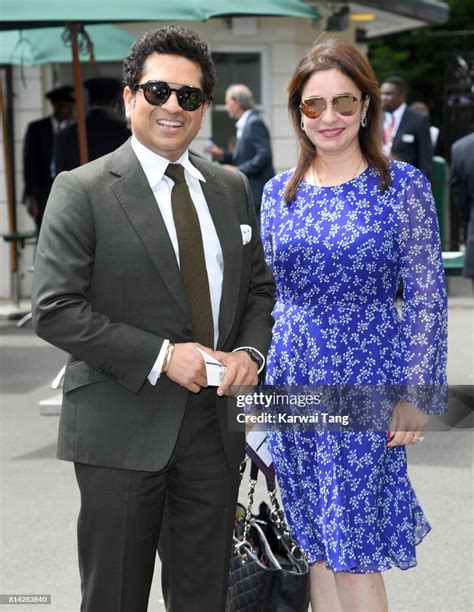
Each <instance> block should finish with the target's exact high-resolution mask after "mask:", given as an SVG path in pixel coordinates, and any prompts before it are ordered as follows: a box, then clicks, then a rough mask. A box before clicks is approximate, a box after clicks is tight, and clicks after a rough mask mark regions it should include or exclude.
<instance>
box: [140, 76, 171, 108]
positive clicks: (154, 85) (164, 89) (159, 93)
mask: <svg viewBox="0 0 474 612" xmlns="http://www.w3.org/2000/svg"><path fill="white" fill-rule="evenodd" d="M142 89H143V93H144V95H145V99H146V101H147V102H149V103H150V104H153V105H154V106H161V105H162V104H164V103H165V102H166V100H167V99H168V98H169V97H170V94H171V89H170V88H169V87H168V85H167V84H166V83H163V82H161V81H148V83H144V85H143V87H142Z"/></svg>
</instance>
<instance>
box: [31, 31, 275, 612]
mask: <svg viewBox="0 0 474 612" xmlns="http://www.w3.org/2000/svg"><path fill="white" fill-rule="evenodd" d="M124 82H125V84H126V86H125V89H124V101H125V109H126V113H127V117H128V119H129V121H130V124H131V128H132V134H133V136H132V138H131V140H129V141H127V142H126V143H125V144H124V145H122V146H121V147H120V148H118V149H117V150H116V151H114V152H113V153H110V154H109V155H106V156H104V157H102V158H99V159H97V160H95V161H93V162H91V163H89V164H86V165H85V166H82V167H80V168H76V169H75V170H73V171H71V172H65V173H62V174H61V175H59V176H58V178H57V179H56V181H55V183H54V186H53V189H52V192H51V196H50V199H49V202H48V205H47V209H46V215H45V220H44V226H43V230H42V233H41V237H40V241H39V244H38V250H37V255H36V262H35V278H34V289H33V293H34V295H33V302H34V309H33V316H34V324H35V329H36V331H37V333H38V335H39V336H41V337H42V338H44V339H46V340H48V341H49V342H51V343H52V344H55V345H56V346H58V347H60V348H61V349H63V350H65V351H67V352H68V353H69V354H70V357H69V360H68V364H67V368H66V375H65V379H64V397H63V407H62V414H61V420H60V430H59V444H58V456H59V458H61V459H65V460H69V461H74V462H75V470H76V477H77V481H78V484H79V488H80V492H81V509H80V514H79V520H78V546H79V565H80V572H81V584H82V607H81V610H84V611H87V612H144V611H145V610H146V609H147V605H148V597H149V591H150V586H151V581H152V576H153V568H154V561H155V555H156V549H157V545H158V541H159V540H160V555H161V557H162V568H163V570H162V585H163V593H164V597H165V602H166V606H167V610H169V611H171V612H220V611H222V610H224V606H225V596H226V587H227V575H228V565H229V560H230V551H231V540H232V538H231V532H232V526H233V518H234V514H235V504H236V500H237V491H238V482H239V477H238V466H239V463H240V461H241V459H242V458H243V454H244V439H243V434H241V433H232V432H231V431H230V429H232V428H231V427H229V423H227V399H226V394H227V393H229V392H230V391H229V386H230V385H252V384H255V383H256V382H257V372H258V370H259V369H261V368H262V367H263V363H264V355H265V353H266V351H267V349H268V346H269V343H270V336H271V328H272V325H273V318H272V315H271V311H272V307H273V294H274V285H273V281H272V278H271V274H270V272H269V270H268V268H267V267H266V265H265V262H264V257H263V251H262V246H261V243H260V239H259V235H258V230H257V220H256V216H255V211H254V208H253V206H252V198H251V194H250V189H249V185H248V182H247V179H246V178H245V177H244V176H243V175H242V174H241V173H235V172H229V171H227V170H225V169H223V168H220V167H218V166H215V165H214V164H211V163H209V162H207V161H205V160H202V159H198V158H197V157H193V156H192V155H189V153H188V148H189V146H190V144H191V142H192V141H193V139H194V138H195V136H196V134H197V133H198V131H199V129H200V128H201V124H202V121H203V119H204V115H205V113H206V111H207V108H208V105H209V103H210V101H211V100H212V94H213V88H214V84H215V71H214V66H213V63H212V60H211V58H210V55H209V53H208V49H207V46H206V45H205V44H204V43H203V42H201V41H200V40H199V38H198V37H197V35H196V34H195V33H194V32H191V31H190V30H186V29H183V28H177V27H174V26H169V27H167V28H161V29H159V30H156V31H152V32H148V33H146V34H145V35H144V36H143V37H142V39H140V40H139V41H137V42H136V43H135V44H134V45H133V46H132V48H131V50H130V53H129V55H128V57H127V58H126V60H125V62H124ZM203 237H204V238H205V239H204V240H203ZM198 348H201V349H203V350H205V351H206V352H208V353H209V354H211V356H213V357H215V358H217V359H218V360H219V361H221V362H222V363H223V364H224V365H225V366H226V367H227V371H226V374H225V377H224V379H223V380H222V381H221V382H220V385H219V386H218V388H217V391H216V388H215V387H213V388H212V387H208V384H207V378H206V368H205V364H204V361H203V358H202V356H201V354H200V352H199V351H198ZM214 349H215V350H214ZM165 507H166V508H167V512H166V516H167V521H166V533H161V526H162V517H163V510H164V508H165Z"/></svg>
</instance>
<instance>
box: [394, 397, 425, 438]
mask: <svg viewBox="0 0 474 612" xmlns="http://www.w3.org/2000/svg"><path fill="white" fill-rule="evenodd" d="M428 421H429V418H428V415H426V414H425V413H424V412H422V411H421V410H420V409H419V408H417V407H416V406H415V404H410V403H409V402H404V401H400V402H398V403H397V405H396V406H395V408H394V411H393V415H392V420H391V423H390V437H391V436H393V438H392V440H391V441H390V442H388V444H387V446H388V447H389V448H391V447H393V446H404V445H405V444H415V442H417V441H418V440H420V439H423V436H424V435H425V429H426V426H427V424H428Z"/></svg>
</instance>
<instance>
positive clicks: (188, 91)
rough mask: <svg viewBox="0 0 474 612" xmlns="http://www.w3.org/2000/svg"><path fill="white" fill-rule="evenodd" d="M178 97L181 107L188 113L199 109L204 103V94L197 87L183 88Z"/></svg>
mask: <svg viewBox="0 0 474 612" xmlns="http://www.w3.org/2000/svg"><path fill="white" fill-rule="evenodd" d="M177 95H178V103H179V105H180V106H181V108H182V109H184V110H187V111H193V110H196V109H198V108H199V107H200V106H201V104H202V103H203V102H204V93H203V92H202V91H201V90H200V89H197V88H196V87H181V89H180V90H179V91H178V94H177Z"/></svg>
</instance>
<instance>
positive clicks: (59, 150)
mask: <svg viewBox="0 0 474 612" xmlns="http://www.w3.org/2000/svg"><path fill="white" fill-rule="evenodd" d="M84 87H85V88H86V90H87V93H88V101H89V110H88V112H87V114H86V133H87V149H88V157H89V161H92V160H93V159H97V158H98V157H102V155H106V154H107V153H111V152H112V151H114V150H115V149H117V148H118V147H119V146H120V145H122V144H123V143H124V142H125V141H126V140H128V138H129V137H130V130H129V129H128V127H127V124H126V121H125V119H123V118H122V116H121V115H120V112H119V108H120V94H121V92H122V86H121V84H120V81H119V80H118V79H113V78H108V77H100V78H94V79H88V80H87V81H84ZM55 161H56V170H57V172H58V173H59V172H62V171H63V170H72V169H73V168H76V167H77V166H79V165H80V161H79V144H78V135H77V124H73V125H70V126H69V127H68V128H67V129H65V130H63V131H62V132H61V134H60V135H59V139H58V146H57V147H56V160H55Z"/></svg>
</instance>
